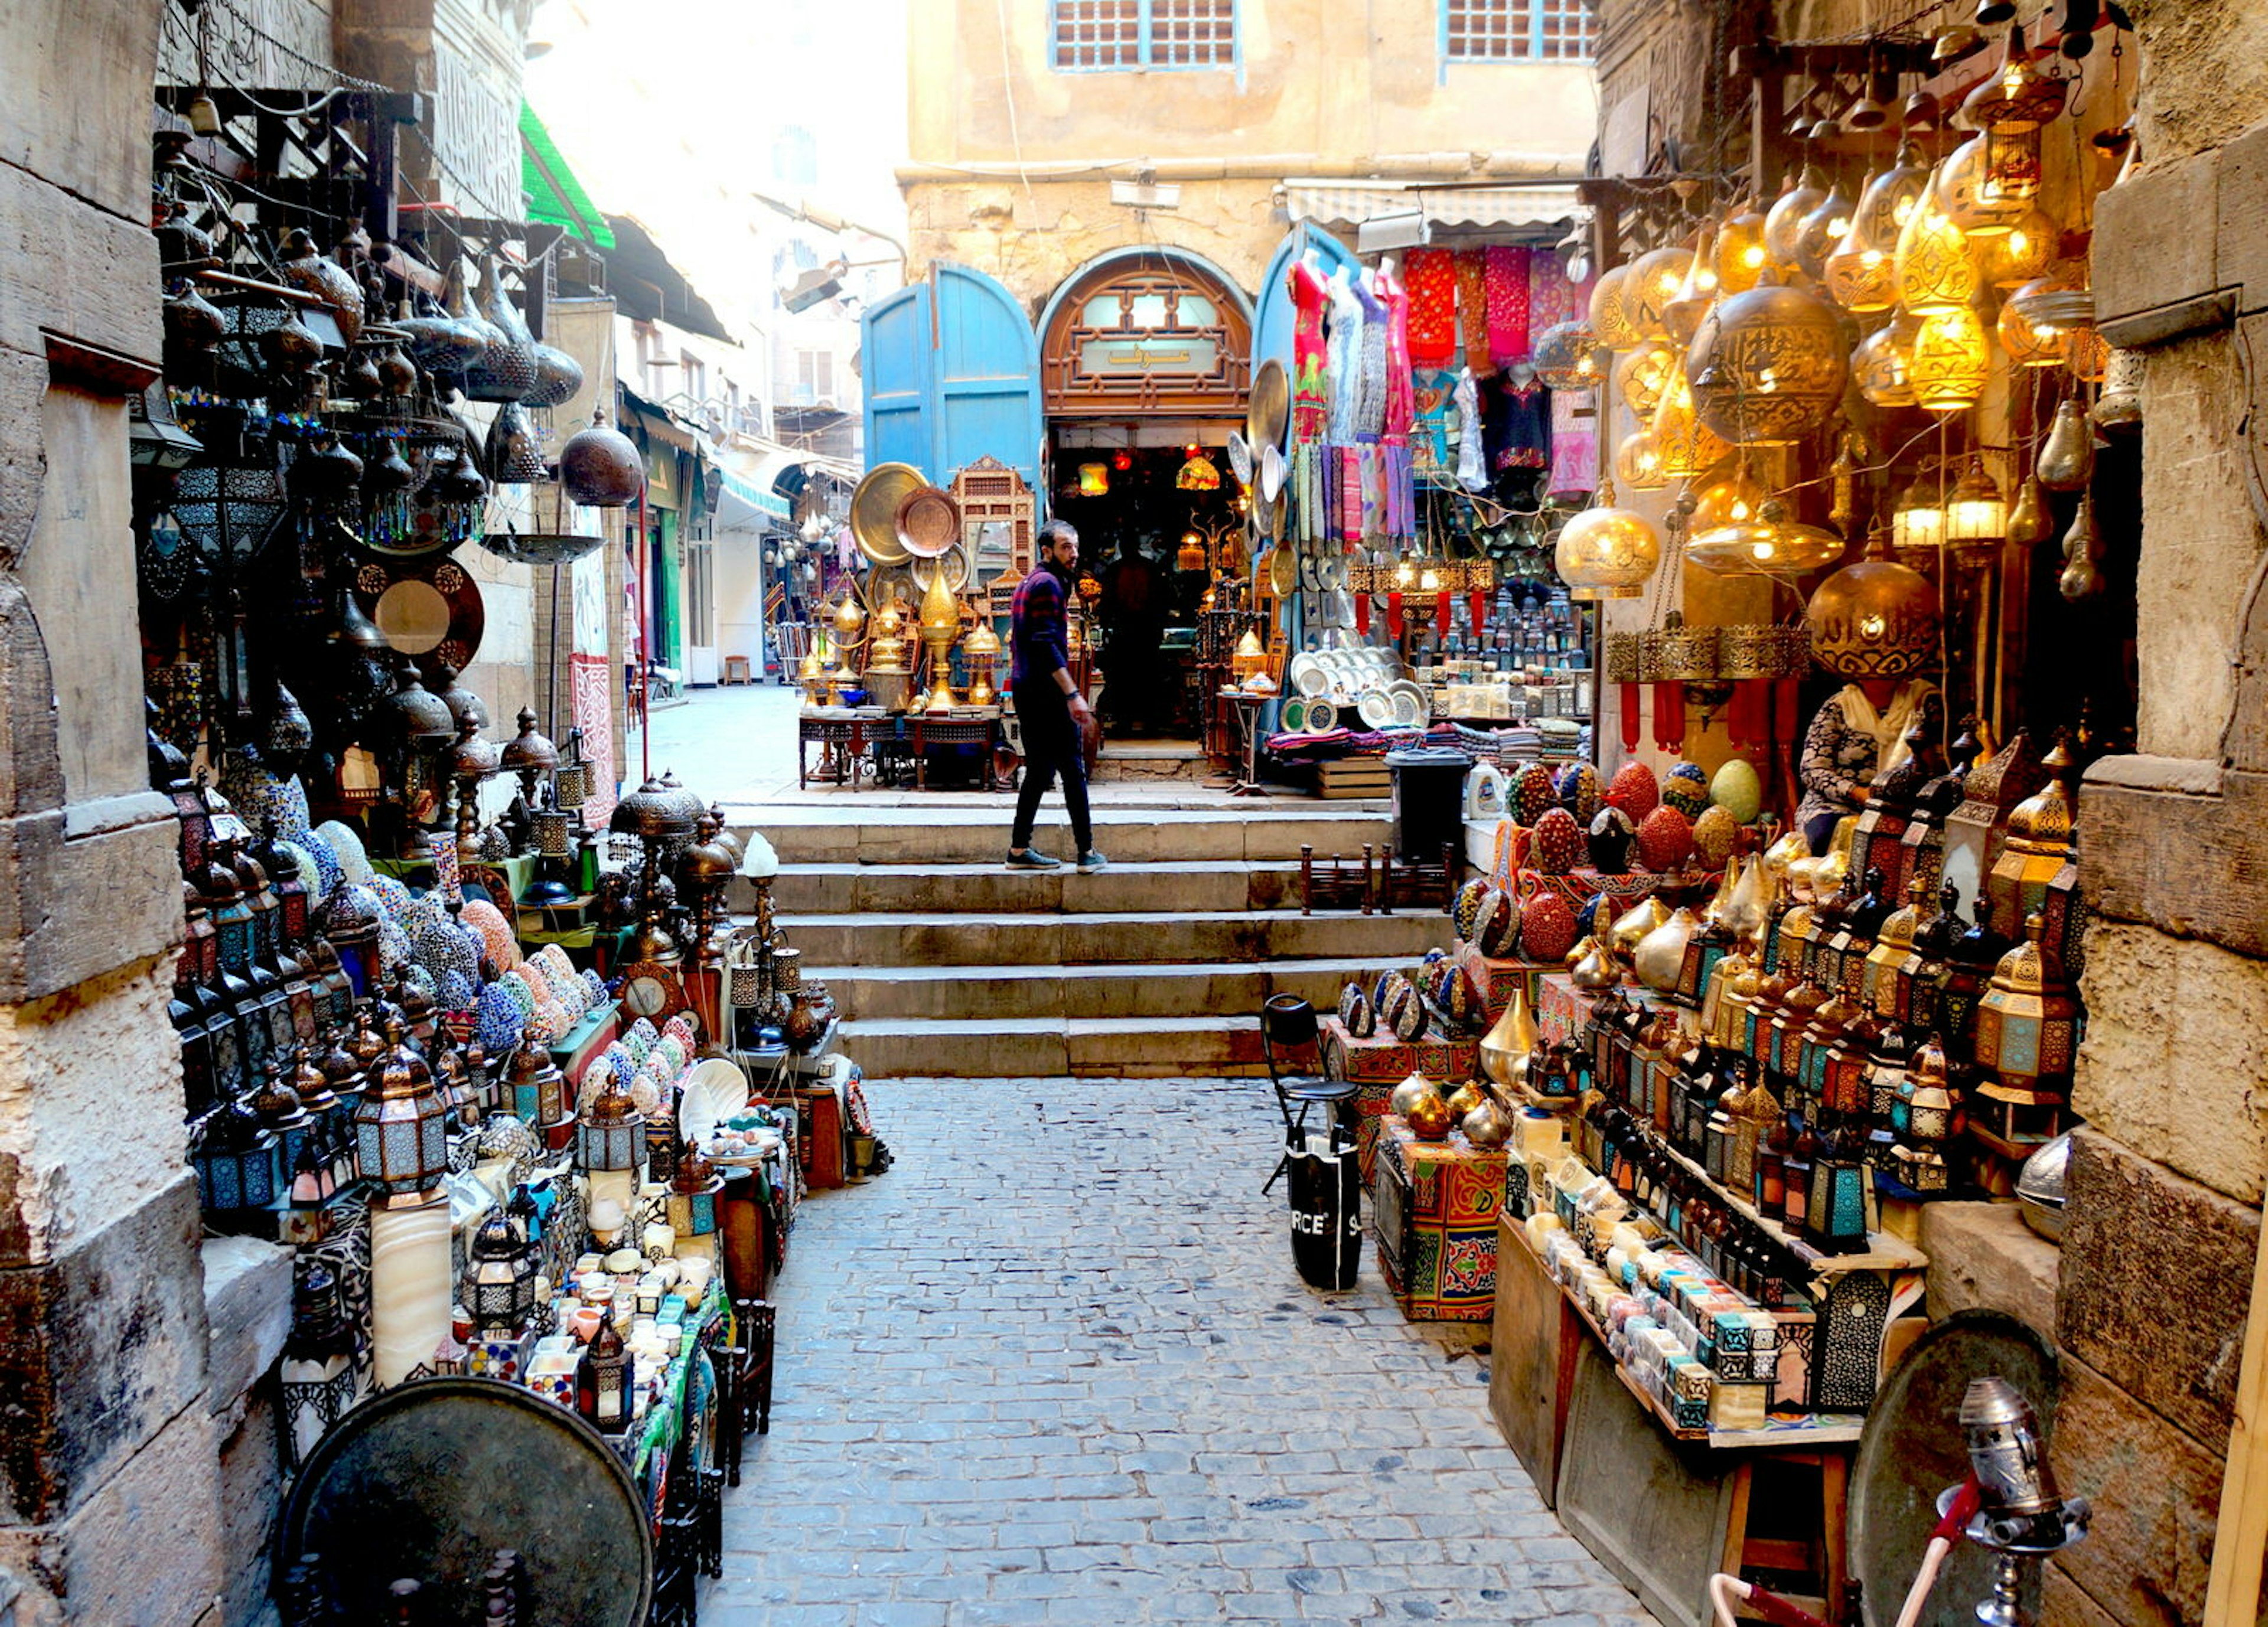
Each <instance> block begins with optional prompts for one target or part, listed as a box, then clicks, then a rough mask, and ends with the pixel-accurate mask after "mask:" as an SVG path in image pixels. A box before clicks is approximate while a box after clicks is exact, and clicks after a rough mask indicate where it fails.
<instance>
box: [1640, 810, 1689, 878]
mask: <svg viewBox="0 0 2268 1627" xmlns="http://www.w3.org/2000/svg"><path fill="white" fill-rule="evenodd" d="M1692 851H1693V821H1691V820H1690V819H1688V818H1686V817H1685V815H1683V813H1679V812H1678V811H1677V810H1676V809H1675V808H1672V807H1659V808H1656V809H1654V811H1653V813H1649V814H1647V815H1646V817H1645V818H1644V819H1642V820H1640V821H1638V863H1639V864H1641V865H1645V866H1646V868H1647V869H1648V870H1677V869H1680V868H1682V867H1683V865H1684V863H1685V860H1686V858H1688V857H1689V856H1690V854H1691V853H1692Z"/></svg>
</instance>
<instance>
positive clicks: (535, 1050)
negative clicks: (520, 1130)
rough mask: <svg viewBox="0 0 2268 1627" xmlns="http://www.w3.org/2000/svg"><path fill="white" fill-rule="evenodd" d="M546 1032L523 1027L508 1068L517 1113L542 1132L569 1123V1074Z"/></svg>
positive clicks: (506, 1074) (506, 1082)
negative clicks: (554, 1058)
mask: <svg viewBox="0 0 2268 1627" xmlns="http://www.w3.org/2000/svg"><path fill="white" fill-rule="evenodd" d="M542 1033H543V1031H542V1029H541V1028H540V1027H536V1026H535V1025H534V1023H530V1024H528V1025H527V1027H524V1028H522V1029H521V1030H520V1043H519V1049H517V1050H515V1051H513V1052H512V1060H511V1061H510V1062H509V1063H507V1064H505V1067H504V1087H505V1089H506V1090H508V1091H509V1092H510V1093H511V1096H512V1114H513V1116H515V1117H517V1118H519V1120H521V1121H522V1122H523V1123H526V1124H527V1126H528V1127H529V1128H530V1129H532V1130H538V1131H544V1130H557V1129H559V1128H561V1127H562V1126H563V1125H564V1124H565V1123H567V1106H566V1092H567V1079H566V1076H565V1075H564V1074H563V1073H561V1072H560V1071H559V1064H557V1063H556V1062H554V1061H552V1060H551V1050H550V1048H549V1046H548V1045H547V1044H545V1042H544V1041H543V1038H542ZM622 1167H628V1166H622Z"/></svg>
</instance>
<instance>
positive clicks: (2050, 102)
mask: <svg viewBox="0 0 2268 1627" xmlns="http://www.w3.org/2000/svg"><path fill="white" fill-rule="evenodd" d="M2070 92H2071V86H2070V84H2069V82H2068V81H2066V80H2063V79H2058V78H2051V77H2049V76H2048V75H2046V74H2043V73H2042V72H2041V71H2040V70H2038V69H2037V68H2036V67H2034V66H2033V65H2032V62H2031V58H2030V57H2029V55H2028V54H2027V53H2026V52H2025V49H2024V30H2023V27H2022V26H2021V24H2020V25H2017V26H2014V27H2012V28H2010V29H2009V30H2008V41H2007V49H2006V50H2005V51H2004V52H2003V53H2002V55H2001V57H2000V66H1999V70H1998V71H1997V72H1995V73H1994V74H1993V75H1992V77H1991V78H1989V79H1986V80H1985V81H1983V82H1982V83H1981V84H1979V85H1977V88H1976V89H1975V90H1973V91H1971V92H1969V98H1968V99H1967V100H1966V101H1964V102H1962V105H1961V111H1962V114H1963V116H1964V117H1965V118H1966V119H1967V120H1968V121H1969V122H1970V125H1972V126H1973V127H1974V128H1976V129H1980V130H1982V131H1984V132H1985V133H1984V135H1983V136H1982V137H1980V140H1981V141H1982V143H1983V145H1984V168H1983V175H1982V180H1981V183H1980V192H1981V195H1982V196H1983V197H1984V198H1985V200H1986V201H1987V202H1991V203H1994V204H1999V203H2003V202H2016V201H2022V200H2029V199H2031V198H2034V197H2036V196H2038V195H2039V190H2040V134H2039V132H2040V126H2042V125H2043V124H2045V123H2047V122H2048V121H2050V120H2051V119H2053V118H2055V117H2056V116H2057V115H2058V114H2060V113H2062V112H2063V110H2064V104H2065V102H2066V100H2068V99H2069V97H2070Z"/></svg>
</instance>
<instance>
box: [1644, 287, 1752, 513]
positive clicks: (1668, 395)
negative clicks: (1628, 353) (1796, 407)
mask: <svg viewBox="0 0 2268 1627" xmlns="http://www.w3.org/2000/svg"><path fill="white" fill-rule="evenodd" d="M1748 297H1749V296H1747V295H1745V294H1744V295H1742V298H1748ZM1650 438H1651V439H1652V440H1653V450H1654V452H1655V453H1656V455H1658V456H1659V457H1660V458H1661V472H1662V474H1663V475H1665V476H1666V477H1667V478H1668V479H1670V480H1691V479H1693V478H1694V477H1695V476H1697V475H1699V474H1700V473H1701V472H1702V471H1703V470H1705V469H1706V468H1707V467H1709V466H1710V465H1711V464H1712V463H1714V462H1716V461H1717V460H1718V459H1719V458H1721V457H1723V456H1724V455H1725V453H1726V452H1727V446H1726V445H1725V442H1724V439H1723V438H1721V437H1720V436H1719V435H1718V434H1717V433H1716V431H1713V430H1712V429H1710V428H1709V426H1708V425H1706V424H1705V423H1702V422H1701V420H1700V417H1699V416H1698V415H1697V413H1696V412H1695V410H1694V401H1693V387H1692V386H1691V385H1690V384H1688V383H1687V382H1686V378H1685V370H1684V369H1683V368H1678V369H1675V370H1674V371H1673V372H1671V373H1670V375H1669V382H1668V384H1667V385H1666V386H1664V387H1663V388H1662V392H1661V405H1659V406H1657V407H1656V408H1655V409H1653V428H1652V431H1651V437H1650Z"/></svg>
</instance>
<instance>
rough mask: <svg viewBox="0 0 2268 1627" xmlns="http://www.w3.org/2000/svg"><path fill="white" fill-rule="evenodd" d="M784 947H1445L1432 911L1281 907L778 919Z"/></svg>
mask: <svg viewBox="0 0 2268 1627" xmlns="http://www.w3.org/2000/svg"><path fill="white" fill-rule="evenodd" d="M779 924H780V925H781V926H782V927H784V929H785V930H786V932H787V939H788V941H789V942H790V943H792V944H793V945H794V946H796V947H797V948H798V949H800V950H801V951H802V952H803V956H804V959H805V960H806V961H808V962H809V963H811V964H812V965H814V966H821V965H825V966H849V967H906V966H932V967H968V968H983V970H978V971H972V974H971V975H983V974H984V971H989V970H990V968H994V967H1001V966H1099V965H1127V964H1130V963H1134V962H1164V963H1167V964H1173V965H1182V964H1187V963H1189V962H1193V961H1227V962H1232V963H1250V962H1253V961H1274V960H1288V961H1312V960H1354V959H1377V960H1381V961H1395V960H1398V959H1401V958H1403V957H1404V956H1408V955H1412V954H1418V953H1423V952H1424V951H1425V950H1426V949H1428V948H1431V947H1432V946H1435V945H1437V944H1438V945H1440V946H1444V947H1446V946H1447V944H1448V942H1449V939H1450V936H1451V933H1450V927H1449V921H1448V917H1446V916H1444V915H1443V914H1441V913H1440V911H1439V910H1421V911H1417V912H1414V913H1403V914H1397V915H1391V916H1385V915H1372V916H1365V915H1314V916H1302V915H1294V914H1292V913H1291V912H1290V911H1288V910H1255V909H1226V910H1198V911H1192V912H1189V913H1187V914H1180V915H1158V914H1154V913H1150V912H1146V911H1145V912H1141V913H1125V912H1097V913H1094V914H1091V915H1055V916H1046V915H1013V914H999V913H972V914H951V915H939V914H934V913H928V912H917V913H901V912H896V911H880V910H876V911H859V912H852V913H849V914H820V915H783V916H781V917H779Z"/></svg>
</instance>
